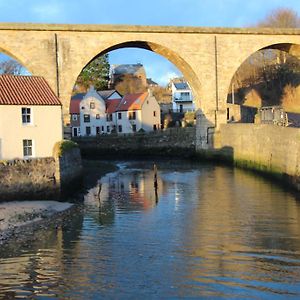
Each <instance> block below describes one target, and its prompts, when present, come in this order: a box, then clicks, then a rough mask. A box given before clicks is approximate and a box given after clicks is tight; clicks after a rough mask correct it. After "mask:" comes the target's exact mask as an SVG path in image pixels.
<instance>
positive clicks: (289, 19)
mask: <svg viewBox="0 0 300 300" xmlns="http://www.w3.org/2000/svg"><path fill="white" fill-rule="evenodd" d="M257 26H258V27H272V28H299V27H300V17H299V16H298V14H297V12H296V11H294V10H292V9H290V8H278V9H275V10H274V11H272V12H271V13H270V14H269V15H268V16H267V17H266V18H265V20H263V21H260V22H259V23H258V24H257Z"/></svg>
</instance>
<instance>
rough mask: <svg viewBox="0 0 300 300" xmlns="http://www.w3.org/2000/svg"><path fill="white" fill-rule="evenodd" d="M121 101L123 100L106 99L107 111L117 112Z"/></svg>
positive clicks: (109, 112) (110, 112)
mask: <svg viewBox="0 0 300 300" xmlns="http://www.w3.org/2000/svg"><path fill="white" fill-rule="evenodd" d="M120 102H121V99H110V100H106V101H105V104H106V113H108V114H112V113H114V112H116V110H117V108H118V106H119V104H120Z"/></svg>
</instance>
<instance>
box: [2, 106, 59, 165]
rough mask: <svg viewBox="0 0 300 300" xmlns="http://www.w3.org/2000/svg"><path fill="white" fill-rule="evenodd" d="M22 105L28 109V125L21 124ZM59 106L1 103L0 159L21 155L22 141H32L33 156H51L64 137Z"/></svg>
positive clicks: (19, 156) (21, 156)
mask: <svg viewBox="0 0 300 300" xmlns="http://www.w3.org/2000/svg"><path fill="white" fill-rule="evenodd" d="M22 107H28V108H30V109H31V117H32V122H31V124H24V125H23V124H22ZM62 128H63V127H62V111H61V107H60V106H57V105H56V106H54V105H52V106H51V105H49V106H41V105H35V106H29V105H28V106H25V105H24V106H22V105H0V140H1V145H0V146H1V149H0V159H14V158H23V140H24V139H28V140H32V141H33V157H47V156H52V150H53V146H54V144H55V143H56V142H58V141H61V140H62V139H63V129H62Z"/></svg>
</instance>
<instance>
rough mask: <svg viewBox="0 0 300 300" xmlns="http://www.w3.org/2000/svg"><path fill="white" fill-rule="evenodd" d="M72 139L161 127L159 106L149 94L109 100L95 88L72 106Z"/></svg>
mask: <svg viewBox="0 0 300 300" xmlns="http://www.w3.org/2000/svg"><path fill="white" fill-rule="evenodd" d="M70 114H71V126H72V136H96V135H100V134H111V133H114V132H115V133H119V134H122V133H134V132H137V131H141V130H142V131H145V132H149V131H153V130H158V129H159V128H160V107H159V104H158V103H157V101H156V99H155V97H154V96H153V95H152V94H151V93H150V92H144V93H137V94H127V95H125V96H124V97H122V98H120V97H119V98H117V99H112V98H111V97H110V98H107V99H106V100H105V99H103V97H101V92H97V91H96V90H95V89H94V88H93V87H91V88H90V89H89V91H88V92H87V94H86V95H85V96H84V97H83V98H82V99H81V100H78V96H76V95H75V96H74V97H73V98H72V100H71V104H70Z"/></svg>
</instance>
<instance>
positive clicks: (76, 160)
mask: <svg viewBox="0 0 300 300" xmlns="http://www.w3.org/2000/svg"><path fill="white" fill-rule="evenodd" d="M58 154H59V153H56V154H55V155H54V157H45V158H33V159H26V160H21V159H15V160H9V161H1V162H0V200H1V201H7V200H24V199H40V200H46V199H58V198H60V197H61V196H62V195H65V194H66V191H68V192H72V184H74V186H73V187H74V190H75V189H76V188H78V186H79V185H78V184H77V182H78V181H79V180H80V179H81V175H82V166H81V156H80V150H79V148H73V149H69V150H68V151H65V152H64V153H63V154H61V155H58Z"/></svg>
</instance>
